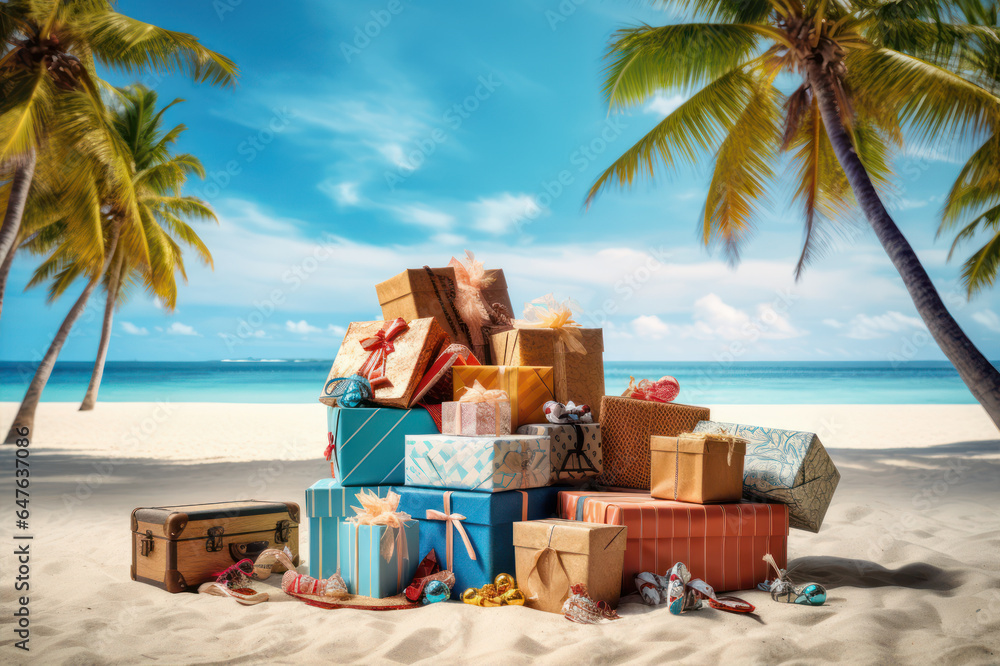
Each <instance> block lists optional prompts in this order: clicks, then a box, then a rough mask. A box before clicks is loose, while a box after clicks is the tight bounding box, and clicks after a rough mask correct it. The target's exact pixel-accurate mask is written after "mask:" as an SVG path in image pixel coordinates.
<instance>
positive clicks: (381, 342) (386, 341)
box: [358, 317, 410, 388]
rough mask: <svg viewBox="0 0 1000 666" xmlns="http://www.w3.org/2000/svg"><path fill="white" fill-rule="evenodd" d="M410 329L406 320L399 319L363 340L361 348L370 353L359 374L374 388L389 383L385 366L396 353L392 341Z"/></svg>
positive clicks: (388, 323) (387, 323)
mask: <svg viewBox="0 0 1000 666" xmlns="http://www.w3.org/2000/svg"><path fill="white" fill-rule="evenodd" d="M409 327H410V325H409V324H407V323H406V320H405V319H403V318H402V317H398V318H397V319H396V320H395V321H390V322H386V323H385V325H384V326H383V327H382V330H380V331H379V332H378V333H376V334H375V335H373V336H372V337H370V338H365V339H363V340H361V347H362V348H364V350H365V351H367V352H370V353H369V354H368V358H367V359H365V362H364V363H362V364H361V367H360V368H359V369H358V374H359V375H361V376H362V377H365V378H366V379H367V380H368V381H369V382H370V383H371V385H372V388H377V387H379V386H384V385H386V384H388V383H389V378H388V377H386V376H385V366H386V360H387V359H388V357H389V354H391V353H392V352H394V351H396V347H395V345H393V344H392V340H393V338H395V337H396V336H397V335H399V334H400V333H402V332H403V331H405V330H406V329H408V328H409Z"/></svg>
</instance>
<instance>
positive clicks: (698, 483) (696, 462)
mask: <svg viewBox="0 0 1000 666" xmlns="http://www.w3.org/2000/svg"><path fill="white" fill-rule="evenodd" d="M649 451H650V453H649V456H650V470H649V476H650V482H651V488H650V491H649V494H650V495H652V496H653V497H655V498H657V499H669V500H678V501H680V502H694V503H695V504H711V503H714V502H738V501H740V498H742V497H743V459H744V457H745V456H746V452H747V442H746V440H745V439H740V438H739V437H734V436H732V435H715V434H711V433H683V434H680V435H678V436H677V437H656V436H654V437H650V438H649Z"/></svg>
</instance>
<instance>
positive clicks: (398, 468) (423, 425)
mask: <svg viewBox="0 0 1000 666" xmlns="http://www.w3.org/2000/svg"><path fill="white" fill-rule="evenodd" d="M327 430H328V438H329V446H328V448H327V459H328V460H329V461H330V471H331V476H333V478H335V479H337V480H338V481H340V484H341V485H343V486H384V485H393V484H397V485H398V484H402V483H403V452H404V447H403V438H404V437H405V436H406V435H423V434H433V433H437V432H438V427H437V426H436V425H435V424H434V419H432V418H431V415H430V414H429V413H428V412H427V410H426V409H395V408H392V407H378V408H368V407H354V408H345V407H327Z"/></svg>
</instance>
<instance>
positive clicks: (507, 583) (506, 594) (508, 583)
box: [462, 573, 524, 608]
mask: <svg viewBox="0 0 1000 666" xmlns="http://www.w3.org/2000/svg"><path fill="white" fill-rule="evenodd" d="M462 601H464V602H465V603H467V604H471V605H473V606H482V607H484V608H493V607H496V606H523V605H524V593H523V592H521V589H520V588H519V587H518V586H517V581H516V580H514V577H513V576H511V575H510V574H505V573H502V574H500V575H499V576H497V577H496V579H494V581H493V582H492V583H487V584H486V585H483V586H482V587H481V588H479V589H476V588H474V587H470V588H469V589H467V590H466V591H465V592H463V593H462Z"/></svg>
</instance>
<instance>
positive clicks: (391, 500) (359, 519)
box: [347, 490, 412, 594]
mask: <svg viewBox="0 0 1000 666" xmlns="http://www.w3.org/2000/svg"><path fill="white" fill-rule="evenodd" d="M355 497H356V498H357V500H358V501H359V502H361V506H360V507H356V506H352V507H351V508H352V509H354V512H355V513H356V514H357V515H355V516H351V517H350V518H348V519H347V520H348V521H350V522H351V523H353V524H354V592H355V594H357V593H358V580H359V579H360V576H359V575H358V572H359V571H360V569H359V564H360V562H359V559H360V555H359V552H360V550H361V549H360V548H359V546H358V531H359V529H360V528H361V526H362V525H370V526H375V525H384V526H385V528H386V530H385V532H384V533H383V534H382V538H381V540H380V541H379V554H380V555H381V556H382V559H384V560H385V561H386V562H388V561H390V560H391V559H392V555H393V553H396V588H397V589H401V586H402V584H403V561H404V560H407V561H408V560H409V559H410V554H409V549H408V548H407V542H406V530H405V529H403V528H404V527H405V526H406V523H407V522H409V521H410V520H412V516H410V514H408V513H404V512H402V511H396V508H397V507H398V506H399V495H397V494H396V493H394V492H392V491H391V490H390V491H389V492H388V493H386V496H385V497H379V496H378V495H376V494H375V493H373V492H372V491H370V490H363V491H361V492H360V493H358V494H357V495H355ZM393 532H395V535H394V536H393Z"/></svg>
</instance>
